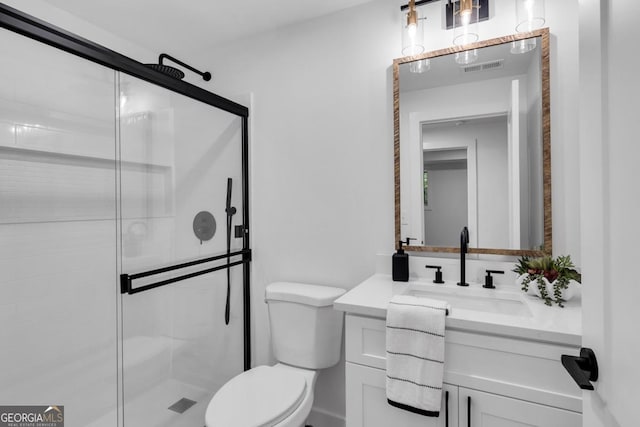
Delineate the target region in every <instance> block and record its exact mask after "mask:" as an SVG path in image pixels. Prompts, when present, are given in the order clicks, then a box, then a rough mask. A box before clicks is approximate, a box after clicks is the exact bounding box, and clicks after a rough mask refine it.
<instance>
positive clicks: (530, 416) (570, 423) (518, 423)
mask: <svg viewBox="0 0 640 427" xmlns="http://www.w3.org/2000/svg"><path fill="white" fill-rule="evenodd" d="M459 413H460V427H525V426H526V427H534V426H538V427H580V426H581V425H582V415H581V414H579V413H577V412H571V411H567V410H564V409H558V408H553V407H551V406H544V405H539V404H537V403H531V402H526V401H524V400H518V399H512V398H509V397H504V396H498V395H495V394H491V393H485V392H482V391H476V390H469V389H466V388H463V387H460V389H459ZM469 414H470V416H469Z"/></svg>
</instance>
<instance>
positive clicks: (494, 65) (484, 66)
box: [460, 59, 504, 73]
mask: <svg viewBox="0 0 640 427" xmlns="http://www.w3.org/2000/svg"><path fill="white" fill-rule="evenodd" d="M503 66H504V59H496V60H495V61H489V62H482V63H480V64H473V65H464V66H462V67H460V70H462V72H463V73H475V72H478V71H487V70H498V69H500V68H502V67H503Z"/></svg>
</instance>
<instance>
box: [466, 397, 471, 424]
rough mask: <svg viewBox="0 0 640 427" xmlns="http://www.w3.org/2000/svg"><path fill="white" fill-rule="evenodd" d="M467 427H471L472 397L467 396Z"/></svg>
mask: <svg viewBox="0 0 640 427" xmlns="http://www.w3.org/2000/svg"><path fill="white" fill-rule="evenodd" d="M467 427H471V396H467Z"/></svg>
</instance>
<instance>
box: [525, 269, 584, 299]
mask: <svg viewBox="0 0 640 427" xmlns="http://www.w3.org/2000/svg"><path fill="white" fill-rule="evenodd" d="M527 278H528V279H529V284H528V286H526V291H525V292H526V293H527V294H528V295H534V296H536V297H540V298H543V292H541V291H540V288H541V287H542V288H543V289H544V290H545V291H546V292H545V293H546V295H548V296H549V297H551V299H552V300H553V301H556V299H555V298H553V297H554V295H555V293H556V292H558V295H559V301H560V302H566V301H569V300H571V299H572V298H574V297H575V296H576V295H578V294H579V293H580V283H578V282H576V281H575V280H569V283H568V284H567V287H566V288H563V287H562V286H561V284H559V283H558V280H554V281H553V282H551V283H550V282H549V281H548V280H547V278H546V277H541V278H540V280H542V282H543V283H544V287H543V286H542V285H541V284H540V283H539V282H538V281H537V280H536V279H535V278H531V277H530V275H529V274H526V273H525V274H521V275H520V276H518V278H517V279H516V284H517V285H518V286H520V288H522V289H523V290H524V289H525V287H523V283H524V282H525V279H527ZM556 288H558V289H557V290H556ZM556 302H557V301H556ZM558 305H560V304H558Z"/></svg>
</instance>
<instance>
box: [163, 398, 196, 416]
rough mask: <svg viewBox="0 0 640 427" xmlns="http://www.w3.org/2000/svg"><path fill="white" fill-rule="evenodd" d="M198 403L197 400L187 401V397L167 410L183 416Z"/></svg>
mask: <svg viewBox="0 0 640 427" xmlns="http://www.w3.org/2000/svg"><path fill="white" fill-rule="evenodd" d="M196 403H197V402H196V401H195V400H191V399H187V398H186V397H183V398H182V399H180V400H178V401H177V402H176V403H174V404H173V405H171V406H169V407H168V408H167V409H170V410H171V411H173V412H177V413H179V414H182V413H183V412H184V411H186V410H187V409H189V408H191V407H192V406H193V405H195V404H196Z"/></svg>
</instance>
